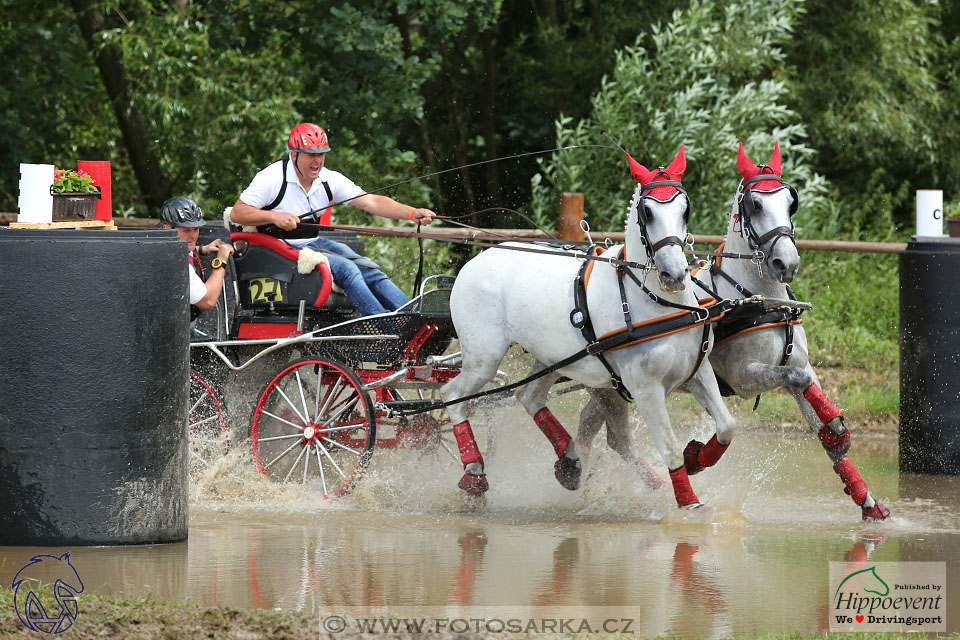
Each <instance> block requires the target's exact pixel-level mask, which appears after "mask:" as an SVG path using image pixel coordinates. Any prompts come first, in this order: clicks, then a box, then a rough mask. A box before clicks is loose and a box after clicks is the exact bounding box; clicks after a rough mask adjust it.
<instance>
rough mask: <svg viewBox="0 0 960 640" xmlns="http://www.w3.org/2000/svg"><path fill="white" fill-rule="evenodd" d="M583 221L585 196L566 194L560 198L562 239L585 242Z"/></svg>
mask: <svg viewBox="0 0 960 640" xmlns="http://www.w3.org/2000/svg"><path fill="white" fill-rule="evenodd" d="M581 220H583V194H582V193H564V194H563V195H561V196H560V239H561V240H574V241H582V240H585V237H584V233H583V229H581V228H580V221H581Z"/></svg>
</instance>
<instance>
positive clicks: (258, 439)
mask: <svg viewBox="0 0 960 640" xmlns="http://www.w3.org/2000/svg"><path fill="white" fill-rule="evenodd" d="M302 437H303V434H300V433H291V434H290V435H286V436H270V437H269V438H257V442H270V441H271V440H286V439H287V438H302Z"/></svg>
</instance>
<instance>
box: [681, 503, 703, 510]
mask: <svg viewBox="0 0 960 640" xmlns="http://www.w3.org/2000/svg"><path fill="white" fill-rule="evenodd" d="M702 506H703V503H702V502H691V503H690V504H682V505H680V508H681V509H682V510H684V511H693V510H694V509H699V508H700V507H702Z"/></svg>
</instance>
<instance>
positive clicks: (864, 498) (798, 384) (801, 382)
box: [737, 362, 890, 520]
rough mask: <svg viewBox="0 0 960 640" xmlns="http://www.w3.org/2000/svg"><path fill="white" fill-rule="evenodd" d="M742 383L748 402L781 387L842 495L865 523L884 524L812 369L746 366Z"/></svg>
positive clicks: (845, 434) (844, 429)
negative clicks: (825, 459) (814, 439)
mask: <svg viewBox="0 0 960 640" xmlns="http://www.w3.org/2000/svg"><path fill="white" fill-rule="evenodd" d="M740 373H741V375H740V379H741V380H743V381H744V383H743V384H742V385H741V388H739V389H738V390H737V392H738V393H739V394H740V395H741V396H743V397H745V398H749V397H752V396H755V395H757V394H760V393H763V392H764V391H769V390H771V389H776V388H777V387H784V388H785V389H787V391H788V392H789V393H790V395H792V396H793V397H794V399H795V400H796V401H797V406H798V407H799V408H800V413H801V414H802V415H803V417H804V419H805V420H806V421H807V425H809V427H810V430H811V431H812V432H813V433H815V434H817V438H818V439H819V440H820V444H821V445H822V446H823V449H824V451H826V452H827V456H829V458H830V461H831V462H833V470H834V472H835V473H836V474H837V475H839V476H840V480H841V481H843V484H844V489H843V491H844V493H846V494H847V495H848V496H850V497H851V498H852V499H853V501H854V503H856V504H857V506H859V507H860V509H861V515H862V516H863V519H864V520H885V519H886V518H887V516H889V515H890V510H889V509H887V508H886V507H885V506H883V504H881V503H879V502H877V501H876V500H874V499H873V497H872V496H871V495H870V491H869V489H868V488H867V483H866V482H864V481H863V478H861V477H860V473H859V472H858V471H857V467H856V466H855V465H854V464H853V462H852V461H851V460H850V458H849V457H848V456H847V451H848V450H849V449H850V431H849V430H848V429H847V427H846V424H845V423H844V420H843V411H841V410H840V409H839V408H838V407H837V406H836V405H835V404H833V402H831V401H830V399H829V398H827V396H826V395H825V394H824V393H823V391H822V390H821V389H820V381H819V379H818V378H817V374H816V373H815V372H814V370H813V367H811V366H810V365H809V363H808V364H806V365H805V366H803V367H777V366H773V365H768V364H764V363H762V362H749V363H747V364H746V365H745V366H744V367H743V369H742V371H741V372H740Z"/></svg>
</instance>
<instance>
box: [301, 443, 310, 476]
mask: <svg viewBox="0 0 960 640" xmlns="http://www.w3.org/2000/svg"><path fill="white" fill-rule="evenodd" d="M304 451H306V453H307V455H305V456H303V480H301V481H300V483H301V484H307V467H309V466H310V445H309V444H307V446H306V447H304Z"/></svg>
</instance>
